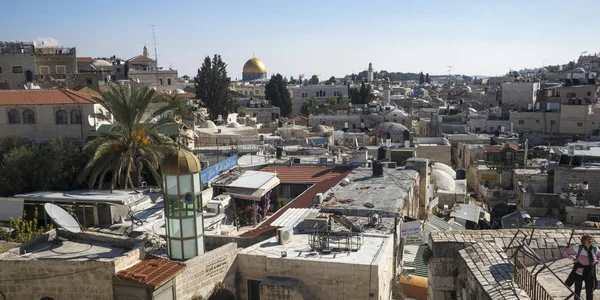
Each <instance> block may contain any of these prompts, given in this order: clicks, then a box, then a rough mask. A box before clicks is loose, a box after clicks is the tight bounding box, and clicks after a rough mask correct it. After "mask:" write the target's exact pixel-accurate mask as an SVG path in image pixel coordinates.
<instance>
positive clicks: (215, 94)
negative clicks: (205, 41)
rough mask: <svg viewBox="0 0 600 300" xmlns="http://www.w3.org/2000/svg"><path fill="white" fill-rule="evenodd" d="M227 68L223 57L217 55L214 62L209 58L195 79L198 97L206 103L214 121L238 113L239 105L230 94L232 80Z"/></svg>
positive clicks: (205, 60)
mask: <svg viewBox="0 0 600 300" xmlns="http://www.w3.org/2000/svg"><path fill="white" fill-rule="evenodd" d="M226 67H227V64H225V63H224V62H223V60H221V55H218V54H215V56H214V57H213V59H212V61H211V59H210V57H209V56H207V57H206V58H204V63H203V64H202V67H201V68H200V69H198V75H197V76H196V78H195V86H196V97H198V99H201V100H202V101H203V102H204V105H205V106H206V108H207V110H208V114H209V116H210V118H211V119H212V120H215V119H217V116H219V115H221V116H222V117H223V118H225V117H226V116H227V114H228V113H230V112H234V111H236V110H237V108H238V105H239V103H238V102H237V101H236V99H234V98H233V97H232V96H231V94H230V92H229V85H230V84H231V79H230V78H229V77H227V70H226Z"/></svg>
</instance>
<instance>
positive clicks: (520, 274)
mask: <svg viewBox="0 0 600 300" xmlns="http://www.w3.org/2000/svg"><path fill="white" fill-rule="evenodd" d="M514 274H515V279H514V280H515V283H516V284H517V285H518V286H519V287H520V288H521V289H522V290H524V291H525V292H526V293H527V295H529V297H530V298H531V300H552V299H553V298H552V297H551V296H550V295H549V294H548V292H546V290H545V289H544V288H543V287H542V286H541V285H540V284H539V282H538V281H537V279H536V277H535V275H533V274H531V272H529V270H527V268H526V267H525V265H523V263H522V262H521V260H520V259H518V258H516V257H515V273H514Z"/></svg>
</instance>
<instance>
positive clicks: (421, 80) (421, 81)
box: [419, 72, 425, 84]
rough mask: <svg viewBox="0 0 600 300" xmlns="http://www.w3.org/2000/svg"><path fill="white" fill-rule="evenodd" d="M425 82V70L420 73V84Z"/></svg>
mask: <svg viewBox="0 0 600 300" xmlns="http://www.w3.org/2000/svg"><path fill="white" fill-rule="evenodd" d="M423 83H425V75H423V72H421V73H419V84H423Z"/></svg>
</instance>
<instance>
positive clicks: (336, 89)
mask: <svg viewBox="0 0 600 300" xmlns="http://www.w3.org/2000/svg"><path fill="white" fill-rule="evenodd" d="M291 94H292V112H293V113H300V110H301V108H302V104H303V103H304V102H306V100H308V99H309V98H311V97H314V98H315V99H316V100H317V101H318V102H320V103H324V102H325V98H327V97H338V95H341V96H342V97H344V100H345V101H347V100H348V86H345V85H308V86H299V87H295V88H293V91H292V93H291Z"/></svg>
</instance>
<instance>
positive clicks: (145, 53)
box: [142, 45, 150, 57]
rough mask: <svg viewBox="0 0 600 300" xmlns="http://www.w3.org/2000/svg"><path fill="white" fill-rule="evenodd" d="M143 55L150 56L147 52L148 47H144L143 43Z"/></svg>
mask: <svg viewBox="0 0 600 300" xmlns="http://www.w3.org/2000/svg"><path fill="white" fill-rule="evenodd" d="M142 55H143V56H144V57H150V54H149V53H148V47H146V45H144V52H143V54H142Z"/></svg>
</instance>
